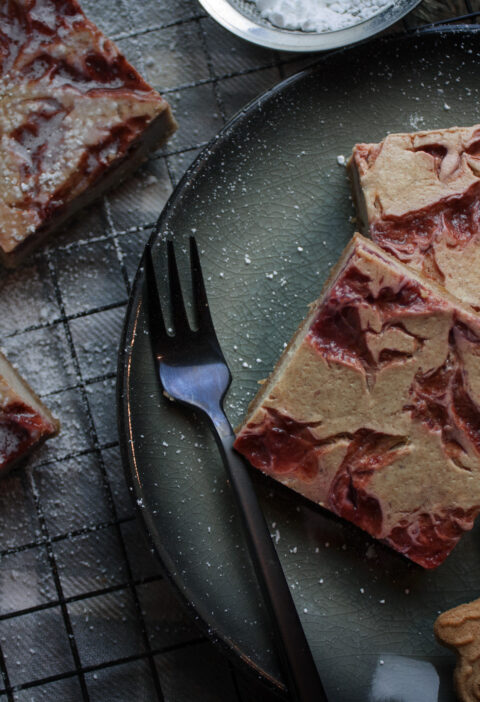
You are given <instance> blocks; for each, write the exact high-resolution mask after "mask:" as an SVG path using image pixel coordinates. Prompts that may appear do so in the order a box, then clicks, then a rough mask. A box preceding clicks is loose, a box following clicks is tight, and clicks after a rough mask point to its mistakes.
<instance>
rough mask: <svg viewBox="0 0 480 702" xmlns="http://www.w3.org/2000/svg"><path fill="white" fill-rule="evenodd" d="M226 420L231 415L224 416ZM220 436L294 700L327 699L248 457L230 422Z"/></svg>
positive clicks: (218, 429) (321, 701)
mask: <svg viewBox="0 0 480 702" xmlns="http://www.w3.org/2000/svg"><path fill="white" fill-rule="evenodd" d="M225 421H227V420H226V418H225ZM214 425H215V429H216V431H215V435H216V439H217V443H218V445H219V448H220V452H221V454H222V458H223V462H224V464H225V467H226V469H227V471H228V474H229V477H230V482H231V485H232V488H233V492H234V495H235V498H236V500H237V503H238V505H239V508H240V513H241V516H242V521H243V525H244V527H245V532H246V538H247V544H248V548H249V551H250V556H251V558H252V561H253V565H254V567H255V571H256V573H257V576H258V580H259V583H260V587H261V590H262V594H263V596H264V599H265V603H266V605H267V608H268V610H269V613H270V616H271V619H272V622H273V626H274V629H275V641H276V644H277V649H278V654H279V657H280V660H281V662H282V665H283V671H284V673H285V677H286V680H287V686H288V691H289V693H290V697H291V699H292V700H293V701H294V702H328V700H327V696H326V694H325V691H324V689H323V685H322V682H321V680H320V676H319V674H318V671H317V668H316V666H315V662H314V660H313V656H312V652H311V651H310V647H309V645H308V642H307V639H306V637H305V632H304V630H303V627H302V624H301V622H300V619H299V616H298V612H297V609H296V607H295V604H294V602H293V599H292V595H291V593H290V588H289V586H288V583H287V580H286V578H285V574H284V572H283V569H282V566H281V564H280V560H279V558H278V555H277V552H276V550H275V546H274V545H273V541H272V539H271V536H270V532H269V530H268V527H267V523H266V521H265V517H264V516H263V512H262V510H261V509H260V505H259V503H258V499H257V496H256V494H255V491H254V489H253V485H252V481H251V479H250V476H249V474H248V470H247V463H246V461H245V460H244V459H243V458H242V457H241V456H240V454H238V453H237V452H236V451H235V450H234V448H233V442H234V440H235V435H234V433H233V430H232V428H231V426H230V424H228V430H227V427H226V426H225V424H223V426H222V427H219V426H218V424H217V422H215V421H214Z"/></svg>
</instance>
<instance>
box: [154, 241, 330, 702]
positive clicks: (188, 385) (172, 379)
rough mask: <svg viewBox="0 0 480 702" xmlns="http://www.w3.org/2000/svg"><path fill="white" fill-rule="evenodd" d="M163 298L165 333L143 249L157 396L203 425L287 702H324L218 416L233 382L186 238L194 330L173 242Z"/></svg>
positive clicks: (241, 464)
mask: <svg viewBox="0 0 480 702" xmlns="http://www.w3.org/2000/svg"><path fill="white" fill-rule="evenodd" d="M167 255H168V277H169V295H170V306H171V317H172V323H173V327H174V331H173V334H169V333H168V331H167V328H166V324H165V321H164V316H163V314H162V308H161V303H160V296H159V291H158V287H157V280H156V276H155V270H154V266H153V261H152V253H151V250H150V247H149V246H148V247H147V248H146V250H145V255H144V261H143V262H144V267H145V282H146V298H147V299H146V303H147V308H148V324H149V331H150V339H151V345H152V352H153V355H154V358H155V362H156V368H157V371H158V376H159V379H160V382H161V385H162V387H163V390H164V391H165V392H166V393H167V394H168V395H169V396H170V397H171V398H173V399H174V400H178V402H181V403H183V404H185V405H188V406H190V407H194V408H196V409H199V410H201V411H202V412H203V413H204V414H205V415H206V416H207V417H208V419H209V422H210V425H211V428H212V430H213V432H214V435H215V439H216V441H217V444H218V447H219V450H220V453H221V455H222V459H223V462H224V464H225V467H226V469H227V472H228V477H229V481H230V483H231V486H232V489H233V493H234V496H235V498H236V501H237V504H238V507H239V510H240V514H241V517H242V522H243V526H244V529H245V534H246V540H247V544H248V547H249V551H250V556H251V558H252V561H253V564H254V566H255V571H256V573H257V577H258V580H259V583H260V587H261V590H262V593H263V596H264V599H265V603H266V605H267V608H268V610H269V613H270V615H271V618H272V623H273V626H274V630H275V634H276V636H275V643H276V645H277V649H278V654H279V657H280V660H281V662H282V664H283V671H284V674H285V678H286V681H287V686H288V690H289V693H290V697H291V699H292V700H294V701H295V702H326V700H327V698H326V695H325V692H324V690H323V686H322V683H321V681H320V677H319V675H318V672H317V669H316V666H315V663H314V660H313V657H312V654H311V651H310V648H309V646H308V643H307V640H306V638H305V633H304V631H303V628H302V625H301V623H300V619H299V617H298V613H297V610H296V608H295V605H294V603H293V600H292V596H291V594H290V589H289V586H288V584H287V581H286V579H285V575H284V573H283V570H282V566H281V565H280V561H279V559H278V556H277V552H276V550H275V547H274V545H273V542H272V539H271V537H270V533H269V531H268V527H267V524H266V522H265V518H264V516H263V513H262V511H261V509H260V506H259V503H258V500H257V497H256V495H255V492H254V490H253V486H252V483H251V481H250V476H249V475H248V472H247V466H246V463H245V461H244V460H243V458H242V457H241V456H240V455H239V454H238V453H236V452H235V451H234V449H233V442H234V439H235V435H234V433H233V430H232V427H231V426H230V423H229V421H228V419H227V417H226V415H225V412H224V411H223V407H222V405H223V399H224V396H225V393H226V391H227V389H228V387H229V385H230V383H231V380H232V376H231V374H230V370H229V368H228V366H227V363H226V361H225V358H224V356H223V353H222V350H221V348H220V344H219V343H218V340H217V336H216V334H215V329H214V327H213V322H212V318H211V316H210V311H209V306H208V300H207V294H206V291H205V285H204V282H203V276H202V271H201V268H200V258H199V254H198V249H197V245H196V242H195V239H194V238H193V237H191V238H190V265H191V275H192V284H193V296H194V313H195V318H196V325H197V329H196V330H192V329H191V327H190V324H189V321H188V317H187V314H186V311H185V304H184V300H183V295H182V290H181V286H180V279H179V274H178V268H177V263H176V260H175V252H174V247H173V242H172V241H171V240H169V241H167Z"/></svg>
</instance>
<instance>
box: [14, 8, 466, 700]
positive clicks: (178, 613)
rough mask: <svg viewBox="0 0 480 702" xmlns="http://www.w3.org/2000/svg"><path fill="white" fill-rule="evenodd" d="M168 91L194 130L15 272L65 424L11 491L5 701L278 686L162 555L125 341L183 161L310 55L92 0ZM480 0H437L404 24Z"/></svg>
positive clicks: (229, 694) (255, 695)
mask: <svg viewBox="0 0 480 702" xmlns="http://www.w3.org/2000/svg"><path fill="white" fill-rule="evenodd" d="M82 4H83V6H84V8H85V10H86V12H87V14H89V16H90V17H91V18H92V19H93V20H95V21H96V22H97V23H98V24H99V26H100V27H101V28H102V29H103V30H104V31H105V32H106V33H107V34H108V35H109V36H111V37H112V38H114V39H115V40H116V41H117V43H118V45H119V46H120V47H121V49H122V50H123V51H124V52H125V53H126V55H127V56H128V58H129V59H130V60H131V61H132V63H134V64H135V65H136V66H137V67H138V68H139V70H140V71H141V72H142V74H143V75H145V77H146V78H147V80H149V81H150V82H151V83H152V84H153V85H154V86H155V87H156V88H158V89H159V90H160V91H161V92H162V93H164V94H165V95H166V96H167V97H168V99H169V100H170V102H171V104H172V106H173V109H174V111H175V114H176V117H177V119H178V121H179V124H180V129H179V131H178V133H177V134H176V135H175V137H174V138H173V139H172V140H171V141H170V142H169V144H168V145H167V146H166V147H165V148H164V149H162V150H161V151H158V152H156V153H153V154H152V156H151V158H150V159H149V161H148V162H147V163H146V164H144V166H143V167H142V168H141V169H140V171H139V172H138V173H137V174H136V175H134V176H133V177H131V178H130V179H129V180H128V181H127V182H125V183H124V184H123V185H122V186H121V187H120V188H118V189H117V190H116V191H114V192H112V193H110V194H109V195H108V196H107V197H106V198H104V200H103V201H102V202H100V203H99V204H98V205H97V206H95V207H93V208H91V209H90V211H89V212H88V213H83V214H82V215H81V216H80V217H79V218H78V219H77V221H76V222H74V223H73V224H72V225H70V226H68V227H67V228H66V230H65V231H64V232H63V233H62V234H61V235H59V236H58V237H57V238H56V239H55V241H54V242H53V243H51V244H50V246H49V247H48V248H47V249H44V250H43V251H40V252H39V253H38V254H36V255H35V256H34V257H32V258H31V259H30V260H28V261H27V262H26V263H25V265H24V266H23V267H22V268H20V269H19V270H18V271H14V272H6V271H1V272H0V334H1V339H2V344H3V347H4V349H5V351H6V353H7V354H8V356H9V358H10V359H11V360H12V361H14V362H16V363H17V365H18V366H19V368H20V370H21V372H22V373H23V374H24V375H25V377H26V378H27V379H28V380H29V381H30V382H31V384H32V386H33V387H34V388H35V390H36V391H37V392H38V393H39V394H41V395H42V397H43V398H44V399H45V401H46V402H47V404H48V405H49V406H50V407H51V408H52V410H53V411H54V412H55V413H56V414H57V415H58V416H59V417H60V419H61V421H62V433H61V434H60V436H59V437H58V438H57V439H55V440H54V441H52V442H50V443H49V444H48V445H46V446H45V447H43V448H42V449H41V450H40V451H38V452H37V453H35V454H34V455H33V456H32V457H31V458H30V460H29V461H28V464H27V465H26V466H25V467H24V468H23V469H20V470H17V471H16V472H14V473H12V474H11V476H9V477H8V478H7V479H5V480H3V481H2V484H1V489H0V534H1V537H2V539H1V550H0V671H1V676H2V677H1V678H0V680H3V683H2V682H0V688H1V689H0V699H1V700H9V701H11V700H16V701H18V702H20V701H21V702H31V701H35V702H40V701H45V702H47V701H48V702H55V701H57V700H58V701H59V702H60V701H61V702H70V701H72V702H73V701H77V700H92V702H93V701H95V702H97V701H98V702H100V701H101V702H124V701H125V702H127V700H128V701H130V700H145V701H147V700H156V699H158V700H162V699H164V700H166V701H168V702H190V701H191V700H199V701H200V702H214V701H217V700H222V701H223V700H232V701H233V702H246V701H247V700H250V699H254V700H267V699H269V697H270V696H269V694H268V693H267V692H266V691H265V690H264V688H263V687H258V686H257V684H256V682H255V680H253V679H252V678H250V677H248V676H245V674H244V672H239V671H238V670H237V669H236V668H235V667H234V666H233V665H232V664H231V663H230V662H229V661H227V660H226V659H225V658H224V657H223V656H222V654H221V652H220V651H219V650H218V649H217V648H216V647H215V646H214V645H213V644H211V643H210V642H209V641H207V640H206V639H205V638H204V637H203V635H202V634H201V633H200V631H199V629H197V627H196V625H195V622H194V621H193V619H192V618H191V616H190V614H189V613H188V612H187V611H185V609H184V608H183V606H182V605H180V604H179V603H178V601H177V599H176V597H175V595H174V594H173V593H172V591H171V589H170V586H169V584H168V582H166V581H165V580H164V579H163V578H162V575H161V573H160V570H159V566H158V564H157V561H156V559H155V557H154V556H153V555H152V553H151V552H150V550H149V548H148V546H147V544H146V541H145V538H144V536H143V533H142V530H141V527H140V525H139V524H138V522H137V520H136V517H135V514H134V509H133V505H132V503H131V500H130V497H129V495H128V492H127V489H126V486H125V482H124V478H123V471H122V467H121V465H120V459H119V451H118V441H117V430H116V419H115V398H114V387H115V371H116V359H117V346H118V341H119V335H120V330H121V326H122V323H123V317H124V313H125V305H126V302H127V298H128V294H129V290H130V284H131V280H132V277H133V275H134V273H135V270H136V267H137V264H138V260H139V257H140V254H141V251H142V247H143V245H144V242H145V240H146V239H147V238H148V236H149V234H150V232H151V230H152V226H153V224H154V222H155V220H156V218H157V216H158V213H159V212H160V211H161V209H162V207H163V205H164V204H165V202H166V200H167V198H168V196H169V195H170V193H171V192H172V189H173V188H174V187H175V185H176V183H177V182H178V180H179V178H180V177H181V175H182V173H183V172H184V170H185V168H186V167H187V166H188V165H189V163H190V162H191V161H192V160H193V159H194V158H195V156H196V155H197V154H198V153H199V151H200V149H201V148H202V147H203V146H204V145H205V144H206V143H207V142H208V140H209V139H210V138H211V137H212V136H213V135H214V134H215V133H216V132H217V131H218V130H219V129H220V127H221V126H222V125H223V124H224V123H225V122H226V120H228V119H229V118H230V117H231V116H232V115H233V114H234V113H235V112H236V111H237V110H238V109H239V108H241V107H242V106H243V105H244V104H245V103H246V102H248V101H249V100H250V99H252V98H253V97H255V95H257V94H259V93H261V92H262V91H264V90H265V89H266V88H268V87H270V86H271V85H273V84H275V83H277V82H278V81H280V80H281V79H282V78H284V77H286V76H287V75H290V74H291V73H293V72H295V71H296V70H298V68H300V67H302V66H303V65H305V64H306V63H309V62H311V61H312V58H311V57H307V58H306V57H301V58H298V57H295V56H291V55H280V54H278V53H276V52H271V51H268V50H264V49H261V48H259V47H255V46H251V45H248V44H246V43H244V42H242V41H240V40H238V39H236V38H235V37H233V36H231V35H230V34H228V33H227V32H226V31H225V30H223V29H221V28H220V27H219V26H217V25H216V24H215V23H214V22H212V21H211V20H210V19H209V18H207V17H206V16H205V14H204V13H203V11H202V9H201V7H200V5H199V4H198V3H197V2H195V0H175V1H173V0H142V2H140V3H138V2H135V3H134V2H133V0H119V2H118V3H115V4H114V3H112V2H110V0H84V2H83V3H82ZM469 10H480V0H471V2H470V3H467V2H464V0H458V1H453V0H452V1H450V2H441V1H436V0H430V1H428V2H427V0H425V1H424V2H423V3H422V4H421V5H420V6H419V7H418V8H417V10H416V11H415V13H414V14H413V15H410V16H409V17H408V18H407V20H406V21H405V22H402V23H401V24H400V25H398V26H396V27H394V28H393V31H404V30H405V29H406V28H408V27H412V26H415V25H416V24H421V23H424V22H425V21H427V20H428V21H438V20H442V19H446V18H449V17H452V15H459V14H464V13H465V12H467V11H469Z"/></svg>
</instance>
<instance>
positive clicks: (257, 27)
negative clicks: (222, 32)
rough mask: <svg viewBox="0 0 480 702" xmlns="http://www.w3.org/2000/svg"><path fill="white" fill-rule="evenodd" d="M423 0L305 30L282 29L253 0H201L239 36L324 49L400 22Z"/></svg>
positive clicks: (283, 46) (274, 45)
mask: <svg viewBox="0 0 480 702" xmlns="http://www.w3.org/2000/svg"><path fill="white" fill-rule="evenodd" d="M420 2H421V0H394V2H393V4H392V5H391V6H389V7H386V8H385V9H384V10H381V11H380V12H379V13H378V14H376V15H374V16H373V17H371V18H370V19H368V20H364V21H362V22H359V23H358V24H355V25H352V26H351V27H346V28H344V29H337V30H335V31H332V32H303V31H294V30H291V29H282V28H280V27H276V26H275V25H273V24H271V22H269V21H268V20H266V19H264V18H263V17H261V15H260V12H259V11H258V9H257V6H256V5H255V3H253V2H251V1H250V0H200V3H201V4H202V5H203V7H204V8H205V10H206V11H207V12H208V13H209V14H210V15H211V16H212V17H213V19H215V20H216V21H217V22H219V24H221V25H222V26H224V27H225V28H226V29H229V30H230V31H231V32H233V33H234V34H237V35H238V36H239V37H242V38H243V39H246V40H247V41H251V42H253V43H254V44H260V45H261V46H266V47H268V48H270V49H278V50H279V51H325V50H326V49H335V48H338V47H340V46H347V45H348V44H354V43H356V42H358V41H362V39H367V38H368V37H370V36H372V35H373V34H378V32H381V31H383V30H384V29H386V28H387V27H389V26H390V25H392V24H394V23H395V22H398V20H400V19H401V18H402V17H404V16H405V15H406V14H407V13H408V12H410V10H413V8H414V7H415V6H416V5H418V4H419V3H420Z"/></svg>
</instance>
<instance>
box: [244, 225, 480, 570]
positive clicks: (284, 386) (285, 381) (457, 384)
mask: <svg viewBox="0 0 480 702" xmlns="http://www.w3.org/2000/svg"><path fill="white" fill-rule="evenodd" d="M235 448H236V449H237V450H238V451H239V452H240V453H242V454H243V455H245V456H246V457H247V458H248V460H249V461H250V462H251V463H252V464H253V465H254V466H256V467H257V468H260V469H261V470H262V471H264V472H265V473H268V474H269V475H271V476H272V477H273V478H275V479H276V480H278V481H280V482H281V483H284V484H285V485H287V486H289V487H291V488H293V489H294V490H296V491H298V492H299V493H301V494H302V495H304V496H305V497H307V498H309V499H311V500H313V501H315V502H317V503H319V504H320V505H322V506H323V507H326V508H327V509H329V510H331V511H332V512H334V513H336V514H338V515H340V516H341V517H344V518H346V519H348V520H350V521H351V522H353V523H354V524H356V525H357V526H359V527H361V528H362V529H365V530H366V531H367V532H369V533H370V534H371V535H372V536H374V537H376V538H378V539H381V540H382V541H384V542H386V543H387V544H389V545H390V546H392V547H393V548H394V549H396V550H397V551H399V552H400V553H403V554H404V555H405V556H407V557H409V558H410V559H412V560H413V561H416V562H417V563H419V564H421V565H422V566H424V567H425V568H433V567H435V566H437V565H439V564H440V563H441V562H442V561H443V560H444V559H445V558H446V556H447V555H448V554H449V553H450V551H451V550H452V548H453V547H454V546H455V544H456V543H457V541H458V540H459V539H460V537H461V535H462V533H463V532H464V531H465V530H468V529H470V528H471V527H472V526H473V521H474V519H475V517H476V515H477V514H478V512H479V511H480V318H479V317H478V316H477V315H476V314H474V313H473V312H472V311H471V309H470V308H469V307H468V306H466V305H462V303H460V302H459V301H458V300H456V299H455V298H453V297H452V296H450V295H448V293H445V291H444V290H443V289H442V288H440V287H438V286H437V285H436V284H434V283H429V281H426V280H425V279H423V277H422V276H420V275H418V274H417V273H416V272H415V271H413V270H412V269H409V268H407V267H406V266H404V265H403V264H402V263H400V262H399V261H398V260H397V259H396V258H394V257H392V256H390V255H389V254H387V253H386V252H385V251H383V250H382V249H380V248H379V247H378V246H376V245H375V244H374V243H373V242H371V241H369V240H367V239H365V238H363V237H362V236H360V235H359V234H356V235H355V237H354V238H353V240H352V242H351V243H350V244H349V246H348V247H347V248H346V250H345V251H344V253H343V255H342V257H341V259H340V262H339V263H338V265H337V267H336V269H335V270H334V272H333V273H332V275H331V277H330V280H329V281H328V282H327V284H326V287H325V289H324V291H323V293H322V295H321V297H320V298H319V299H318V300H317V301H316V302H315V303H314V304H313V305H312V307H311V311H310V313H309V315H308V317H307V318H306V320H305V321H304V322H303V323H302V325H301V326H300V328H299V330H298V331H297V333H296V335H295V336H294V338H293V339H292V341H291V343H290V345H289V346H288V347H287V349H286V350H285V352H284V353H283V355H282V356H281V358H280V360H279V362H278V364H277V366H276V368H275V369H274V372H273V373H272V375H271V376H270V378H269V379H268V381H266V382H265V384H264V385H263V386H262V389H261V390H260V391H259V393H258V395H257V396H256V398H255V399H254V400H253V402H252V403H251V406H250V408H249V411H248V414H247V416H246V418H245V420H244V423H243V424H242V426H241V427H240V429H239V431H238V434H237V438H236V441H235Z"/></svg>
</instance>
